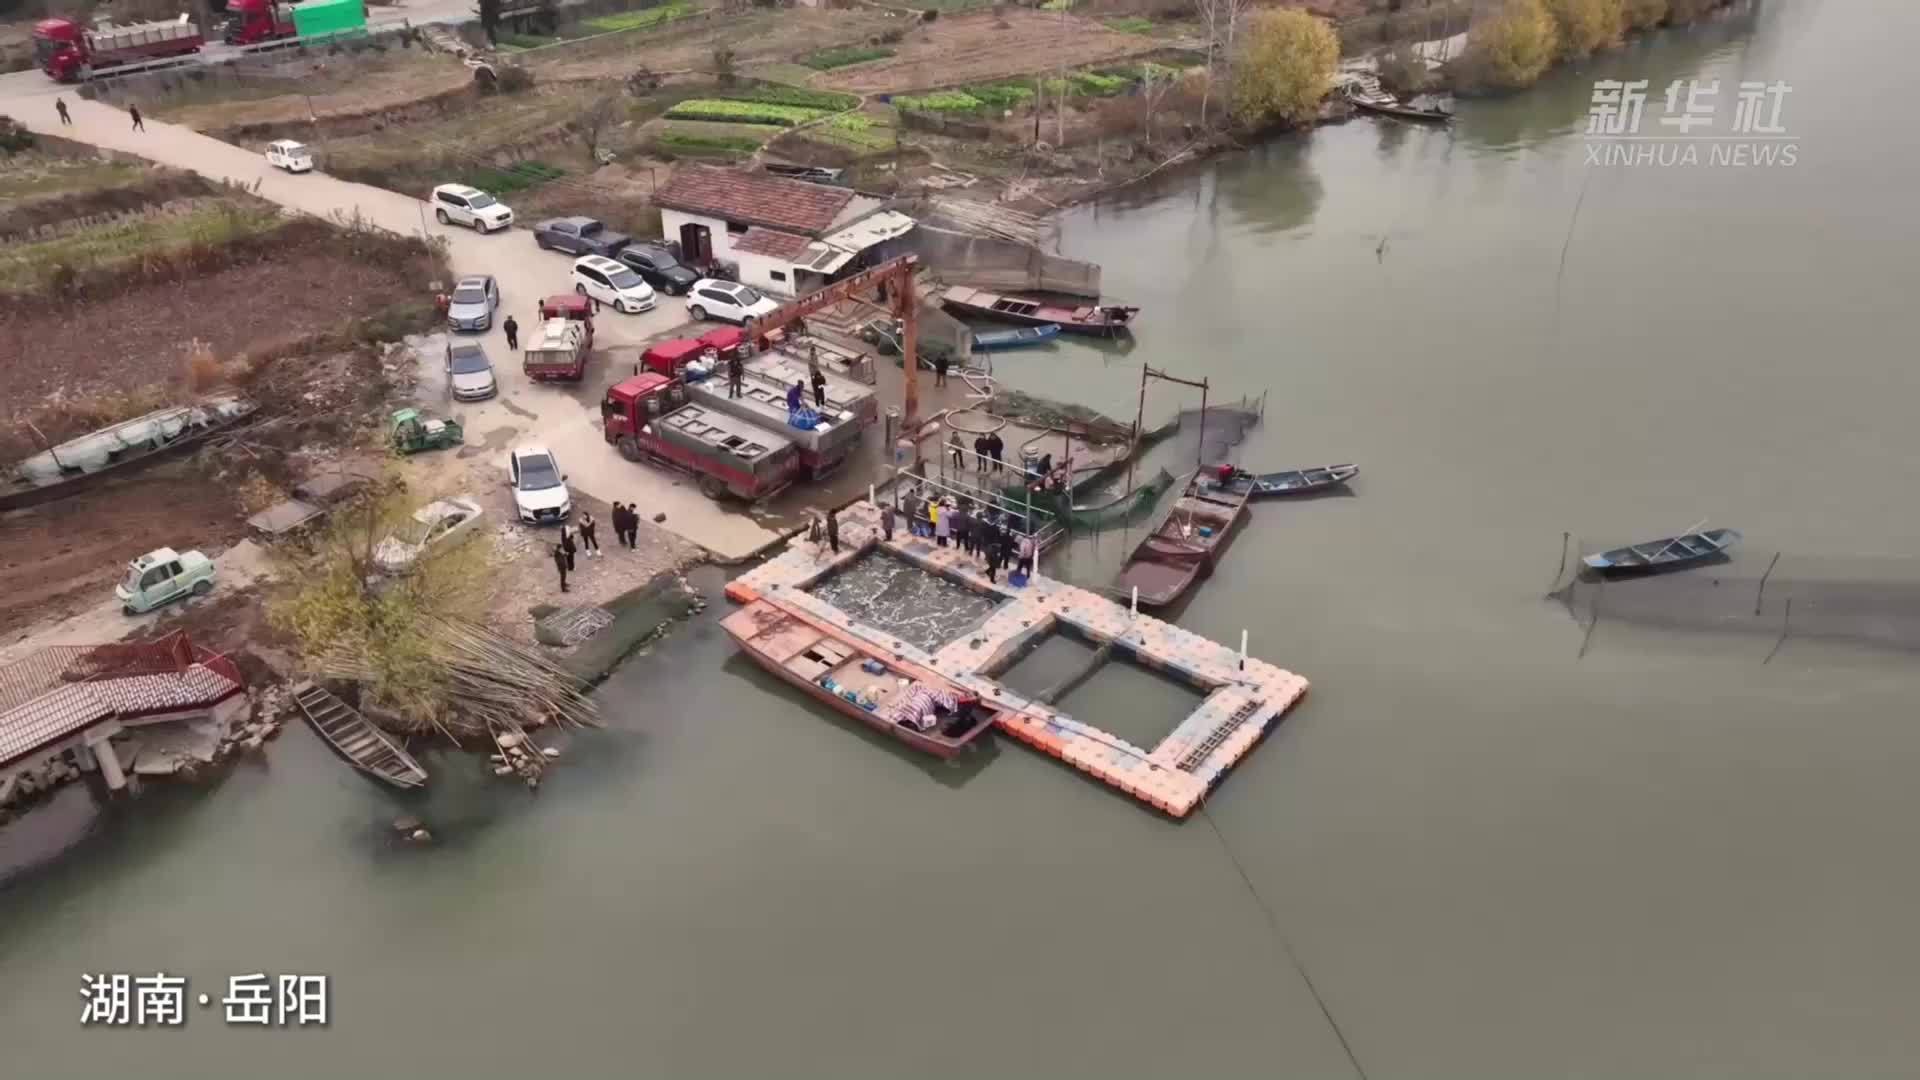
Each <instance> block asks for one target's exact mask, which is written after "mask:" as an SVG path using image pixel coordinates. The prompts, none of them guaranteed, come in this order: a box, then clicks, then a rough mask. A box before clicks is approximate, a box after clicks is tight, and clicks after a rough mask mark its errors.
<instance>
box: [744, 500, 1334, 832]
mask: <svg viewBox="0 0 1920 1080" xmlns="http://www.w3.org/2000/svg"><path fill="white" fill-rule="evenodd" d="M839 524H840V540H841V544H840V554H838V555H833V554H832V553H831V552H830V551H829V550H828V548H827V545H826V544H824V543H821V544H813V543H810V542H807V541H804V540H796V541H795V542H794V543H793V544H791V545H790V546H789V547H788V549H787V550H786V551H785V552H784V553H783V554H781V555H780V556H778V557H776V558H774V559H772V560H769V561H768V562H766V563H763V564H762V565H760V566H759V567H756V568H755V569H753V570H751V571H749V572H748V573H746V574H742V575H741V576H740V577H737V578H735V579H734V580H733V581H731V582H729V583H728V584H727V597H728V598H729V599H731V600H734V601H736V602H738V603H743V604H744V603H750V602H752V601H754V600H764V601H766V602H768V603H770V604H773V605H775V606H777V607H779V608H781V609H782V610H784V611H787V612H789V613H792V614H794V615H797V616H800V617H802V618H804V619H805V620H806V621H808V622H810V623H813V624H814V625H816V626H820V627H822V628H827V629H830V630H831V631H832V632H833V633H835V634H839V635H844V636H845V637H847V638H849V639H851V640H855V641H859V642H861V643H863V644H865V645H867V646H868V647H869V648H871V649H874V650H876V651H879V652H882V653H885V654H888V655H892V656H895V657H897V658H899V659H900V660H902V661H904V662H907V663H911V664H915V665H919V666H921V667H925V668H928V669H930V670H932V671H933V672H935V673H937V674H939V675H941V676H943V677H945V678H947V679H949V680H950V681H952V682H953V683H955V684H957V685H960V686H963V687H965V688H967V689H968V690H970V691H972V692H973V693H976V694H978V695H980V697H981V698H982V700H984V701H988V702H991V703H993V704H994V705H995V706H997V707H999V708H1000V709H1001V710H1003V711H1002V713H1001V720H1000V728H1001V730H1003V731H1005V732H1007V733H1008V734H1010V735H1012V736H1013V737H1015V738H1017V739H1019V740H1020V741H1022V742H1024V743H1026V744H1028V745H1029V746H1032V747H1035V748H1036V749H1040V750H1044V751H1046V752H1047V753H1048V754H1051V755H1053V756H1054V757H1057V758H1059V759H1060V760H1062V761H1064V762H1066V763H1067V764H1069V765H1072V766H1073V767H1074V768H1076V769H1079V770H1080V771H1081V772H1084V773H1087V774H1089V775H1091V776H1094V777H1096V778H1097V779H1099V780H1101V781H1104V782H1105V783H1107V784H1110V785H1112V786H1114V787H1117V788H1119V789H1121V790H1122V791H1125V792H1126V793H1127V794H1129V795H1131V796H1133V797H1134V798H1136V799H1139V800H1141V801H1142V802H1146V803H1149V804H1151V805H1152V806H1154V807H1156V808H1158V809H1160V810H1163V811H1165V812H1166V813H1168V814H1171V815H1172V816H1174V817H1185V816H1186V815H1187V814H1188V813H1190V812H1191V811H1192V810H1193V808H1194V807H1195V806H1197V805H1199V803H1200V800H1201V799H1202V798H1204V797H1205V796H1206V794H1207V792H1208V790H1210V789H1211V788H1212V787H1213V785H1215V784H1217V783H1219V782H1220V780H1221V778H1223V777H1224V776H1225V775H1226V773H1227V770H1228V769H1230V768H1232V767H1233V765H1234V763H1235V762H1237V761H1239V760H1240V758H1241V757H1242V756H1244V755H1245V754H1246V752H1247V751H1248V750H1250V749H1252V748H1253V745H1254V744H1255V743H1256V742H1258V741H1259V739H1260V736H1261V735H1262V734H1263V733H1264V732H1265V731H1266V729H1267V728H1268V727H1269V726H1271V725H1272V724H1274V723H1275V722H1276V721H1278V720H1279V718H1280V717H1281V715H1282V714H1284V713H1285V712H1286V711H1287V709H1289V708H1290V707H1292V705H1293V703H1294V702H1296V701H1298V700H1300V698H1301V696H1302V695H1304V694H1305V693H1306V692H1307V680H1306V679H1304V678H1302V677H1300V676H1299V675H1295V674H1294V673H1292V672H1290V671H1285V670H1282V669H1281V668H1278V667H1275V666H1273V665H1272V664H1269V663H1266V662H1264V661H1261V660H1255V659H1253V658H1251V657H1248V658H1246V660H1245V662H1244V666H1243V664H1242V660H1241V657H1240V654H1239V653H1237V652H1235V651H1234V650H1233V649H1230V648H1228V647H1227V646H1225V645H1221V644H1218V643H1216V642H1212V641H1208V640H1206V639H1205V638H1202V637H1200V636H1199V635H1197V634H1193V633H1189V632H1188V631H1186V630H1182V629H1181V628H1180V627H1177V626H1174V625H1172V624H1171V623H1166V622H1162V621H1160V620H1159V619H1155V618H1152V617H1150V616H1146V615H1136V614H1133V613H1132V612H1131V611H1129V610H1128V608H1127V606H1126V605H1125V604H1118V603H1115V602H1114V601H1112V600H1109V599H1107V598H1106V597H1104V596H1101V595H1099V594H1097V593H1094V592H1091V591H1089V590H1086V589H1081V588H1077V587H1075V586H1072V585H1066V584H1062V583H1060V582H1056V581H1052V580H1050V579H1046V578H1042V577H1035V578H1034V579H1033V580H1032V581H1030V582H1029V583H1028V584H1027V586H1026V587H1025V588H1020V589H1015V588H1011V587H1009V586H1008V585H1007V584H1006V583H1005V582H1004V580H1003V581H1002V582H1001V583H1000V584H998V585H995V584H991V583H989V582H988V581H987V579H986V576H985V574H984V572H983V570H982V568H981V566H980V564H979V563H978V562H977V561H974V560H970V559H968V558H967V557H966V556H964V555H962V554H961V553H960V552H959V551H958V550H957V549H955V548H942V547H937V546H935V545H934V542H933V541H932V540H930V539H926V538H922V537H917V536H913V535H912V534H911V533H909V532H908V531H907V530H906V528H905V523H904V520H903V521H902V523H901V527H900V528H897V529H896V530H895V531H894V539H893V542H891V543H885V542H882V541H881V539H880V524H879V511H878V509H877V508H876V507H875V506H874V505H873V504H872V503H868V502H861V503H856V504H855V505H853V506H850V507H848V508H847V509H845V510H843V511H841V512H840V514H839ZM876 548H879V549H883V550H885V551H887V552H889V553H891V554H892V555H895V556H898V557H900V558H903V559H906V560H907V561H909V562H911V563H913V564H914V565H916V566H918V567H919V568H921V569H922V570H925V571H928V572H930V573H934V574H939V575H941V576H942V577H944V578H946V579H948V580H949V581H952V582H955V583H957V584H960V585H964V586H966V587H967V588H969V589H972V590H973V591H975V592H977V593H981V594H984V595H991V596H995V597H998V598H999V600H1000V603H999V604H998V606H996V607H995V608H994V609H993V610H992V612H991V613H990V614H988V615H987V616H986V618H985V620H984V621H983V622H981V623H979V624H978V625H976V626H974V627H973V628H971V629H970V630H967V631H965V632H964V633H962V634H961V635H960V636H959V637H958V638H956V639H955V640H953V641H950V642H947V643H945V644H943V645H941V646H939V647H937V648H935V649H934V650H932V651H927V650H923V649H921V648H919V647H917V646H915V645H914V644H912V643H911V642H906V641H900V640H897V639H896V637H895V636H894V635H892V634H889V633H886V632H884V631H882V630H879V629H877V628H874V627H871V626H867V625H864V624H861V623H860V622H858V621H857V620H856V619H854V618H853V617H852V616H850V615H848V614H847V613H846V612H845V611H842V610H841V609H840V608H837V607H835V606H834V605H833V604H831V603H829V602H827V601H826V600H824V599H822V598H821V597H819V596H816V595H814V594H813V593H812V592H810V591H809V590H810V589H811V588H812V587H813V586H814V585H815V584H817V583H819V582H820V581H822V580H823V579H825V578H827V577H828V576H830V575H831V574H833V573H835V572H836V571H839V570H842V569H844V568H846V567H848V566H850V565H851V564H853V563H854V562H855V561H857V560H859V559H860V558H862V557H865V556H867V555H869V554H870V553H872V552H873V551H874V549H876ZM1057 630H1070V631H1072V632H1074V633H1076V634H1077V635H1079V636H1081V637H1084V638H1086V639H1088V640H1090V641H1092V642H1093V643H1094V644H1095V645H1096V646H1097V647H1100V648H1110V649H1111V651H1113V652H1117V653H1123V654H1125V655H1127V656H1130V657H1131V658H1132V659H1134V660H1136V661H1138V662H1139V663H1141V664H1143V665H1145V666H1147V667H1150V668H1154V669H1157V670H1159V671H1162V672H1164V673H1165V674H1167V675H1170V676H1172V677H1174V678H1177V679H1181V680H1184V681H1185V682H1188V683H1190V684H1192V685H1193V686H1195V687H1198V688H1199V689H1200V690H1201V691H1202V692H1204V693H1205V695H1206V697H1205V700H1204V701H1202V703H1201V705H1200V707H1199V708H1198V709H1196V710H1194V711H1193V712H1192V713H1191V714H1189V715H1188V716H1187V717H1186V718H1185V719H1183V720H1181V721H1180V722H1179V723H1178V724H1176V725H1175V726H1174V728H1173V730H1172V731H1171V732H1170V733H1169V734H1168V735H1167V736H1166V737H1165V738H1163V739H1161V740H1160V742H1159V744H1158V745H1156V746H1154V747H1153V748H1151V749H1143V748H1141V747H1138V746H1134V745H1132V744H1131V743H1128V742H1127V741H1126V740H1124V739H1122V738H1119V737H1118V736H1115V735H1112V734H1109V733H1108V732H1105V731H1102V730H1100V729H1099V728H1097V727H1095V726H1093V725H1092V724H1089V723H1086V722H1084V721H1082V720H1079V719H1076V718H1074V717H1072V716H1069V715H1067V714H1066V713H1063V712H1061V711H1059V710H1058V709H1055V708H1053V707H1052V706H1051V705H1048V704H1045V703H1044V702H1040V701H1036V700H1031V699H1028V698H1026V697H1023V696H1022V695H1020V694H1017V693H1015V692H1014V691H1013V690H1012V689H1010V688H1008V687H1007V686H1005V685H1003V684H1001V683H1000V682H998V681H997V680H996V679H995V678H994V677H993V676H994V674H995V673H997V672H1000V671H1001V670H1003V669H1004V668H1005V667H1006V666H1007V665H1009V664H1010V663H1012V662H1013V661H1014V660H1015V659H1016V658H1017V657H1018V656H1019V655H1020V654H1021V653H1022V651H1023V649H1024V648H1025V647H1027V646H1029V645H1031V644H1033V643H1036V642H1038V641H1039V640H1041V639H1042V638H1044V637H1046V636H1047V635H1049V634H1051V633H1053V632H1055V631H1057Z"/></svg>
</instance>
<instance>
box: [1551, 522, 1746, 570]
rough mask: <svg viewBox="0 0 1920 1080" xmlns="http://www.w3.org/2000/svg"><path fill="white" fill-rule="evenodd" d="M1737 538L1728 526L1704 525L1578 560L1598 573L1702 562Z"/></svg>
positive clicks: (1718, 553)
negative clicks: (1719, 527) (1713, 526)
mask: <svg viewBox="0 0 1920 1080" xmlns="http://www.w3.org/2000/svg"><path fill="white" fill-rule="evenodd" d="M1739 542H1740V534H1739V533H1737V532H1735V531H1734V530H1732V529H1707V530H1705V531H1703V532H1688V533H1682V534H1680V535H1679V536H1670V537H1667V538H1666V539H1664V540H1655V541H1652V542H1651V543H1646V544H1629V545H1627V546H1626V547H1620V548H1614V549H1613V550H1612V551H1603V552H1601V553H1599V554H1598V555H1589V556H1587V557H1586V558H1585V559H1583V560H1581V561H1582V562H1584V563H1586V564H1587V569H1589V570H1597V571H1600V572H1601V573H1609V574H1624V573H1654V572H1658V571H1662V570H1678V569H1681V568H1682V567H1687V566H1693V565H1696V564H1698V563H1703V562H1706V561H1707V560H1709V559H1712V558H1715V557H1716V556H1718V555H1720V554H1721V553H1722V552H1724V551H1726V550H1727V549H1728V548H1731V547H1732V546H1733V545H1735V544H1737V543H1739Z"/></svg>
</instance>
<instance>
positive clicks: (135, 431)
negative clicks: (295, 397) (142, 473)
mask: <svg viewBox="0 0 1920 1080" xmlns="http://www.w3.org/2000/svg"><path fill="white" fill-rule="evenodd" d="M253 412H254V405H253V403H252V402H249V401H244V400H242V399H240V398H236V397H217V398H212V399H210V400H208V401H205V402H202V403H200V404H197V405H177V406H174V407H172V408H167V409H160V410H158V411H155V412H150V413H147V414H146V415H144V416H136V417H134V418H133V419H131V420H122V421H121V422H119V423H117V424H114V425H111V426H109V427H105V428H101V429H100V430H99V431H94V432H89V433H88V434H85V435H82V436H80V437H79V438H76V439H69V440H67V441H66V442H63V443H61V444H60V445H58V446H54V447H50V448H48V449H46V450H43V451H41V452H40V453H38V454H35V455H33V456H32V457H29V458H27V459H25V460H23V461H21V462H19V463H17V464H16V465H14V466H13V467H12V468H11V469H10V470H8V475H6V476H5V477H4V478H0V510H13V509H17V508H19V507H22V506H34V505H36V504H39V503H43V502H50V501H52V500H54V499H64V498H66V497H67V496H69V495H74V494H77V493H79V492H81V491H85V490H86V489H88V488H90V487H92V486H94V485H95V484H97V483H100V482H102V481H104V480H106V479H108V478H110V477H114V476H125V475H127V474H128V473H130V472H134V471H136V470H138V469H140V468H143V467H145V466H147V465H151V464H153V463H154V462H155V461H158V460H160V459H161V458H162V457H165V456H167V455H169V454H173V453H175V452H178V451H181V450H185V449H187V448H188V447H191V446H197V445H199V444H200V443H201V442H204V441H205V440H207V439H209V438H212V437H213V436H214V435H217V434H219V433H220V432H222V431H225V430H227V429H228V428H231V427H234V426H235V425H237V424H239V423H241V422H242V421H244V420H245V419H247V417H249V416H251V415H253Z"/></svg>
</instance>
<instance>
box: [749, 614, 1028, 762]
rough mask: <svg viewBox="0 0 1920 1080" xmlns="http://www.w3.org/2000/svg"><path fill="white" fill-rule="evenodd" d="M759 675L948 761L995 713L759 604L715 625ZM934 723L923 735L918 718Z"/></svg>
mask: <svg viewBox="0 0 1920 1080" xmlns="http://www.w3.org/2000/svg"><path fill="white" fill-rule="evenodd" d="M720 625H721V627H722V628H724V629H725V630H726V632H727V633H728V634H729V635H730V636H732V638H733V640H734V641H735V643H737V644H738V645H739V646H740V648H741V650H742V651H744V652H745V653H746V654H747V655H748V656H749V657H752V658H753V661H754V662H755V663H757V664H759V665H760V666H761V667H763V668H766V669H767V670H768V671H770V672H772V673H773V674H775V675H778V676H779V677H780V678H782V679H785V680H786V681H787V682H789V683H792V684H793V685H794V686H797V687H799V688H800V689H801V690H803V691H805V692H806V694H807V695H808V696H809V697H812V698H813V699H814V700H816V701H820V702H824V703H825V704H827V705H830V706H832V707H833V708H835V709H837V710H839V711H840V712H841V713H842V714H844V715H846V716H849V717H852V718H853V719H855V720H858V721H860V722H861V723H863V724H865V725H867V726H868V727H870V728H872V729H874V730H875V731H879V732H883V733H885V734H887V735H891V736H893V737H894V738H896V739H899V740H900V741H901V742H903V743H906V744H907V745H908V746H911V747H913V748H914V749H916V750H921V751H924V752H926V753H929V754H932V755H934V756H935V757H940V758H950V757H953V756H954V755H955V754H958V753H959V752H960V751H961V750H963V749H965V748H966V746H967V744H968V743H970V742H972V741H973V740H975V739H977V738H979V737H980V736H981V735H982V734H984V733H985V732H986V730H987V729H988V728H990V727H992V726H993V722H994V720H995V718H996V716H997V712H996V710H994V709H993V708H991V707H989V706H986V705H983V704H981V703H980V701H979V700H978V699H976V698H974V697H973V696H972V695H970V694H968V693H967V692H966V691H965V690H963V689H962V688H960V687H958V686H955V685H954V684H953V683H950V682H948V681H947V680H945V679H942V678H940V677H939V676H937V675H934V674H933V673H932V672H928V671H921V670H919V669H918V668H916V667H912V666H910V665H906V664H902V663H900V662H898V661H896V660H893V659H891V658H889V657H885V656H879V655H875V654H874V653H872V652H870V651H869V650H867V649H866V647H864V646H863V645H861V644H860V643H859V642H858V641H856V640H853V639H851V638H849V637H845V636H842V635H840V634H838V633H836V632H834V631H831V630H828V629H826V628H823V627H820V626H816V625H814V624H813V623H812V622H810V621H808V620H807V619H805V618H803V617H801V616H798V615H794V614H791V613H789V612H787V611H785V610H783V609H782V608H779V607H776V606H775V605H773V604H770V603H768V602H767V601H765V600H755V601H754V602H753V603H751V604H748V605H747V606H746V607H743V608H741V609H740V610H739V611H736V612H734V613H733V614H731V615H728V616H727V617H726V618H725V619H722V620H721V621H720ZM926 716H932V717H934V721H933V723H932V724H930V725H927V726H925V727H922V726H920V725H919V724H918V723H916V721H917V720H920V719H921V718H923V717H926Z"/></svg>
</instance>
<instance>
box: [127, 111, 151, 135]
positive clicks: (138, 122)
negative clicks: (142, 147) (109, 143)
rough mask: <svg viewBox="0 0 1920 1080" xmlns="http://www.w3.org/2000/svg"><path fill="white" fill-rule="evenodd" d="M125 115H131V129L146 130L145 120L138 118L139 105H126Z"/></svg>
mask: <svg viewBox="0 0 1920 1080" xmlns="http://www.w3.org/2000/svg"><path fill="white" fill-rule="evenodd" d="M127 115H128V116H131V117H133V130H135V131H145V130H147V122H146V121H145V120H142V119H140V106H138V105H129V106H127Z"/></svg>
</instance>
